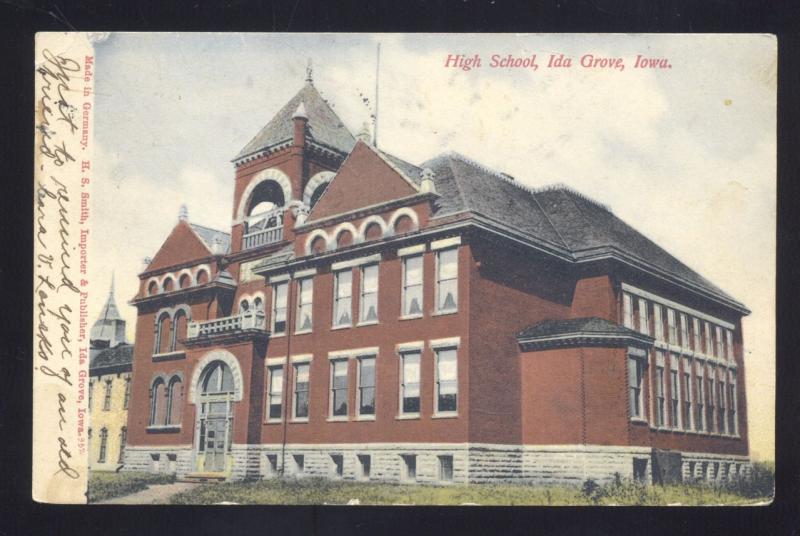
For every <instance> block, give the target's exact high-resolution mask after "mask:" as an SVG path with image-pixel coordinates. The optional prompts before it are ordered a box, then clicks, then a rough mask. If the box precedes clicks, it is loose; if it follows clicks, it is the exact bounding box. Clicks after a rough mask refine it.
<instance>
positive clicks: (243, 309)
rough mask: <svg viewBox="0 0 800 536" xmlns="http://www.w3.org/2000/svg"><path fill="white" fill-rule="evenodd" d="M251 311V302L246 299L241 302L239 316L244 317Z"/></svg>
mask: <svg viewBox="0 0 800 536" xmlns="http://www.w3.org/2000/svg"><path fill="white" fill-rule="evenodd" d="M248 311H250V302H249V301H247V300H246V299H244V300H242V301H240V302H239V314H240V315H243V314H245V313H246V312H248Z"/></svg>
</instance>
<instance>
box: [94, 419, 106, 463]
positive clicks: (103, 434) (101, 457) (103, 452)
mask: <svg viewBox="0 0 800 536" xmlns="http://www.w3.org/2000/svg"><path fill="white" fill-rule="evenodd" d="M107 451H108V429H106V427H105V426H104V427H103V428H101V429H100V455H99V456H97V463H106V452H107Z"/></svg>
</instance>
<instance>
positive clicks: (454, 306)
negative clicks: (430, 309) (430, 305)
mask: <svg viewBox="0 0 800 536" xmlns="http://www.w3.org/2000/svg"><path fill="white" fill-rule="evenodd" d="M457 310H458V249H444V250H441V251H439V252H438V253H437V254H436V311H437V312H440V313H449V312H453V311H457Z"/></svg>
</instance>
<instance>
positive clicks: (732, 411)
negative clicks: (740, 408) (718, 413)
mask: <svg viewBox="0 0 800 536" xmlns="http://www.w3.org/2000/svg"><path fill="white" fill-rule="evenodd" d="M736 408H737V406H736V372H733V371H731V379H730V381H729V382H728V420H729V421H730V424H729V425H728V431H729V432H730V433H731V434H732V435H738V434H739V421H738V420H737V418H736Z"/></svg>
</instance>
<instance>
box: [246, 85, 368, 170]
mask: <svg viewBox="0 0 800 536" xmlns="http://www.w3.org/2000/svg"><path fill="white" fill-rule="evenodd" d="M301 104H302V105H303V107H304V108H305V115H306V116H307V117H308V137H309V139H310V140H312V141H314V142H316V143H318V144H320V145H323V146H325V147H327V148H329V149H333V150H335V151H338V152H340V153H343V154H347V153H349V152H350V151H351V150H352V149H353V146H354V145H355V143H356V139H355V138H354V137H353V134H352V133H351V132H350V131H349V130H347V127H345V126H344V123H343V122H342V120H341V119H339V116H337V115H336V113H335V112H334V111H333V109H332V108H331V107H330V105H329V104H328V103H327V102H325V99H323V98H322V95H320V94H319V92H318V91H317V89H316V88H315V87H314V85H313V84H312V83H310V82H308V83H306V85H305V86H303V88H302V89H301V90H300V91H298V92H297V94H296V95H295V96H294V97H292V98H291V99H290V100H289V102H287V103H286V104H285V105H284V106H283V108H281V109H280V111H279V112H278V113H277V114H275V116H274V117H273V118H272V119H271V120H270V121H269V123H267V125H266V126H265V127H264V128H262V129H261V131H259V133H258V134H256V136H255V137H254V138H253V139H252V140H250V142H249V143H248V144H247V145H245V146H244V148H243V149H242V150H241V151H239V154H237V155H236V158H234V161H236V160H239V159H240V158H243V157H245V156H248V155H251V154H253V153H255V152H258V151H260V150H262V149H265V148H267V147H272V146H273V145H277V144H279V143H281V142H284V141H287V140H291V139H292V138H293V137H294V124H293V122H292V116H293V115H294V114H295V112H297V109H298V107H299V106H300V105H301Z"/></svg>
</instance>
